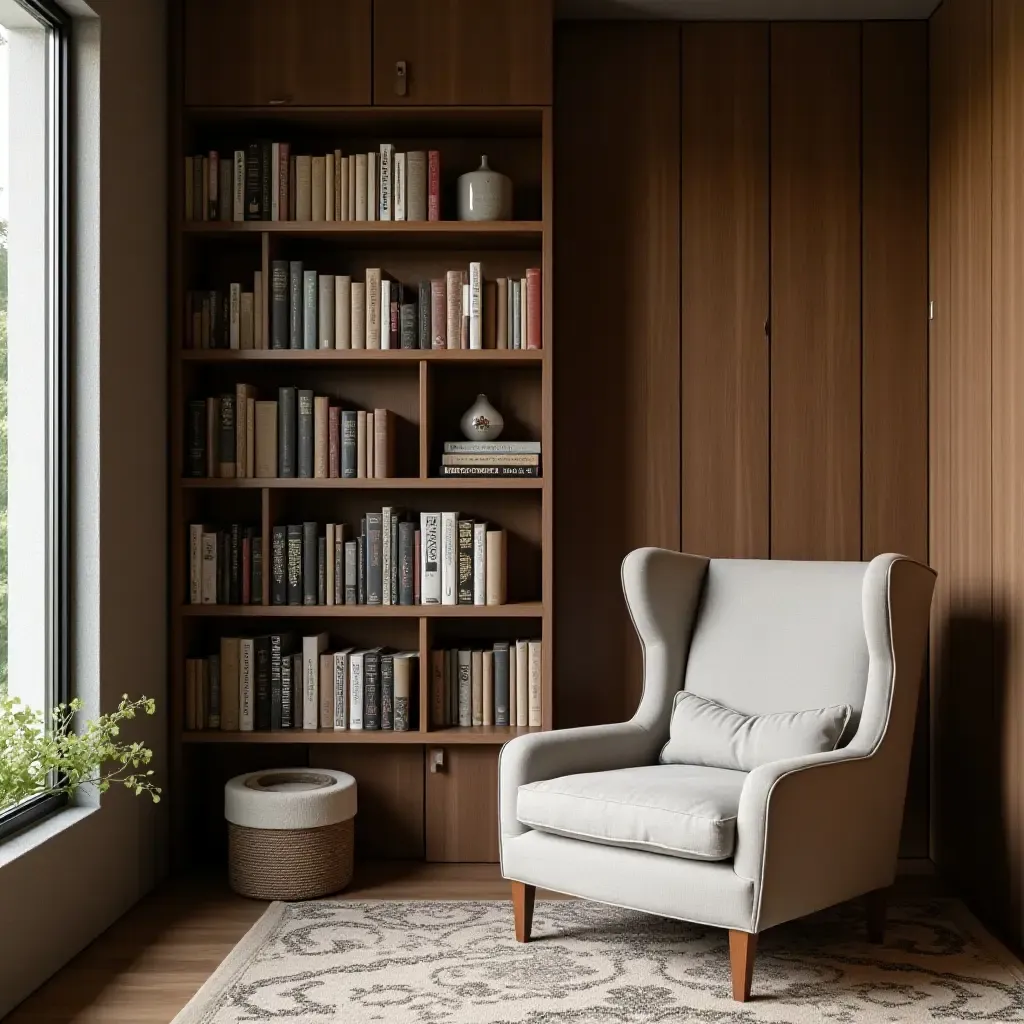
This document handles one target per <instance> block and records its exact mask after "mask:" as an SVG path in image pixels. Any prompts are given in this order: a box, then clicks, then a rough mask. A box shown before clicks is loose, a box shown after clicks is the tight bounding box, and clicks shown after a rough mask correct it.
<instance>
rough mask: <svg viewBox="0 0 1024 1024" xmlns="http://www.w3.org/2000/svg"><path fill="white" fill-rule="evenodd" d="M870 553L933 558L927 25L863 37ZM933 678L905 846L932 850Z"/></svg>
mask: <svg viewBox="0 0 1024 1024" xmlns="http://www.w3.org/2000/svg"><path fill="white" fill-rule="evenodd" d="M863 68H864V70H863V95H864V103H863V110H864V115H863V116H864V128H863V146H864V157H863V278H862V280H863V305H862V309H863V334H862V349H863V361H862V388H863V394H862V412H863V416H862V460H861V473H862V484H861V487H862V499H861V501H862V504H861V511H862V520H863V521H862V524H861V529H862V554H863V557H864V558H865V559H869V558H873V557H874V556H875V555H877V554H881V553H882V552H885V551H899V552H901V553H902V554H906V555H910V556H911V557H912V558H917V559H919V560H920V561H922V562H927V561H928V326H927V325H928V320H927V307H928V294H927V292H928V32H927V25H926V24H925V23H924V22H868V23H866V24H865V25H864V38H863ZM928 791H929V785H928V688H927V686H924V687H922V690H921V700H920V703H919V709H918V720H917V728H916V731H915V737H914V751H913V756H912V758H911V764H910V778H909V783H908V790H907V802H906V812H905V815H904V824H903V837H902V843H901V850H900V852H901V853H902V855H903V856H905V857H927V856H928V799H929V797H928Z"/></svg>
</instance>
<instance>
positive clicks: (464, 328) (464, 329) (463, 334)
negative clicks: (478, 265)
mask: <svg viewBox="0 0 1024 1024" xmlns="http://www.w3.org/2000/svg"><path fill="white" fill-rule="evenodd" d="M459 348H463V349H468V348H469V278H468V277H467V276H466V275H465V274H463V275H462V325H461V331H460V334H459Z"/></svg>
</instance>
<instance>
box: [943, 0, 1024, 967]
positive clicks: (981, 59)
mask: <svg viewBox="0 0 1024 1024" xmlns="http://www.w3.org/2000/svg"><path fill="white" fill-rule="evenodd" d="M931 100H932V106H931V117H932V142H931V196H932V201H931V246H930V248H931V289H932V291H931V294H932V299H933V300H934V302H935V319H934V321H933V323H932V329H931V341H930V346H931V382H930V388H931V400H930V407H931V408H930V434H931V438H930V440H931V554H932V561H933V564H934V565H935V567H936V568H937V569H938V570H939V588H938V591H937V594H936V602H935V605H934V606H933V623H932V625H933V628H932V697H933V720H934V721H933V732H934V737H935V751H934V775H935V786H934V792H935V795H936V799H935V801H934V824H935V827H934V836H935V858H936V860H937V861H938V862H939V865H940V867H941V868H942V869H943V870H944V872H945V873H946V874H948V875H949V876H950V877H951V878H952V879H953V880H954V881H955V882H956V883H957V885H958V887H959V888H960V889H961V891H962V892H963V894H964V895H965V897H966V898H967V901H968V902H969V903H970V905H971V906H972V908H973V909H974V910H975V911H976V912H977V913H978V914H979V915H980V916H981V917H982V918H983V919H984V920H985V921H986V923H988V924H989V925H990V926H992V927H994V928H995V929H996V930H998V931H999V932H1001V933H1002V934H1003V936H1004V937H1005V938H1007V939H1008V940H1009V941H1010V942H1011V943H1013V944H1014V945H1015V946H1017V947H1018V948H1019V947H1020V946H1021V945H1024V905H1022V904H1024V893H1022V889H1024V778H1022V769H1024V562H1022V555H1024V440H1022V437H1024V435H1022V430H1024V406H1022V395H1024V347H1022V337H1024V289H1022V284H1024V180H1022V178H1021V168H1022V166H1024V10H1022V8H1021V5H1020V4H1019V2H1018V0H945V2H944V3H943V5H942V6H941V7H940V8H939V10H938V11H937V12H936V14H935V15H934V16H933V17H932V20H931Z"/></svg>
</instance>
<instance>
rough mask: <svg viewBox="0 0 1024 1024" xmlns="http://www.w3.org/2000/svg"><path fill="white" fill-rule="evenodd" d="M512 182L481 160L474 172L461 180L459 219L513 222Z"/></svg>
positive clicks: (483, 158)
mask: <svg viewBox="0 0 1024 1024" xmlns="http://www.w3.org/2000/svg"><path fill="white" fill-rule="evenodd" d="M511 219H512V182H511V180H510V179H509V178H507V177H506V176H505V175H504V174H499V173H498V172H497V171H492V170H491V167H490V164H488V162H487V157H485V156H482V157H480V166H479V167H478V168H477V169H476V170H475V171H470V172H469V173H468V174H463V175H460V177H459V220H511Z"/></svg>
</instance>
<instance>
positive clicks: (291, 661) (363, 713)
mask: <svg viewBox="0 0 1024 1024" xmlns="http://www.w3.org/2000/svg"><path fill="white" fill-rule="evenodd" d="M329 646H330V642H329V639H328V635H327V634H326V633H317V634H315V635H313V636H304V637H301V638H300V639H297V638H296V637H295V636H294V635H293V634H291V633H271V634H269V635H267V636H255V637H222V638H221V640H220V649H219V652H218V653H217V654H211V655H209V656H208V657H202V658H187V659H186V661H185V709H184V711H185V728H186V729H187V730H190V731H191V730H197V729H198V730H203V729H221V730H223V731H225V732H239V731H241V732H251V731H256V730H260V731H263V730H278V729H339V730H342V729H353V730H355V729H360V730H362V729H367V730H379V731H394V732H408V731H409V730H410V728H414V727H415V722H416V720H417V710H416V696H417V694H418V692H419V654H418V652H416V651H392V650H390V649H389V648H387V647H374V648H371V649H368V650H356V649H355V648H351V647H349V648H346V649H344V650H340V651H333V652H332V651H329V650H328V647H329Z"/></svg>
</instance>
